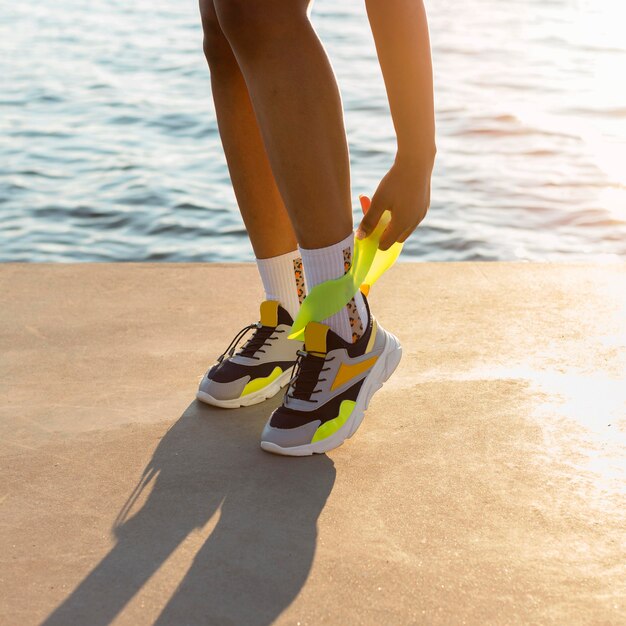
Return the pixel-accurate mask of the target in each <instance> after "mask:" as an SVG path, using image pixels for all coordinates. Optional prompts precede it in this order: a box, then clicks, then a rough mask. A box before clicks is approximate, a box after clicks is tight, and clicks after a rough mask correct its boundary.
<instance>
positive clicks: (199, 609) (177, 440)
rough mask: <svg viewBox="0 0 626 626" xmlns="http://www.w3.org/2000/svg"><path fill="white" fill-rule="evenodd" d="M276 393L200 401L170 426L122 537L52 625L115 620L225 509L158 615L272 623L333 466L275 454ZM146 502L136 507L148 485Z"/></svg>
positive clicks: (124, 519) (296, 584) (307, 553)
mask: <svg viewBox="0 0 626 626" xmlns="http://www.w3.org/2000/svg"><path fill="white" fill-rule="evenodd" d="M277 404H278V401H277V400H274V401H273V402H268V403H264V404H263V405H261V406H255V407H246V408H242V409H237V410H233V411H226V410H221V409H214V408H211V407H208V406H205V405H203V404H201V403H199V402H193V403H192V404H191V405H190V406H189V407H188V408H187V409H186V411H185V412H184V413H183V415H182V416H181V417H180V419H179V420H178V421H177V422H176V423H175V424H174V425H173V426H172V427H171V428H170V429H169V430H168V432H167V433H166V435H165V436H164V437H163V439H162V440H161V442H160V443H159V445H158V446H157V448H156V450H155V452H154V455H153V457H152V459H151V461H150V463H149V464H148V466H147V467H146V469H145V471H144V474H143V476H142V479H141V480H140V482H139V484H138V485H137V487H136V488H135V490H134V492H133V493H132V494H131V496H130V498H129V501H128V503H127V505H126V506H125V507H124V509H123V510H122V511H121V512H120V514H119V515H118V518H117V520H116V522H115V526H114V530H115V534H116V537H117V543H116V545H115V546H114V547H113V548H112V549H111V551H110V552H109V553H108V554H107V555H106V556H105V557H104V558H103V559H102V561H101V562H100V563H99V564H98V565H97V566H96V567H95V568H94V569H93V570H92V571H91V572H90V573H89V574H88V575H87V577H86V578H85V579H84V580H83V581H82V582H81V583H80V584H79V586H78V587H77V588H76V589H75V590H74V591H73V592H72V594H71V595H70V596H69V597H68V598H67V599H66V600H65V601H64V602H63V603H62V604H61V605H60V606H59V607H58V608H57V609H56V610H55V611H54V612H53V613H52V614H51V615H50V616H49V617H48V618H47V619H46V620H45V621H44V622H43V624H44V625H45V626H61V625H63V626H66V625H67V624H90V625H91V626H100V625H106V624H110V623H111V622H112V621H113V620H114V619H115V617H116V616H117V615H119V613H120V612H121V611H122V610H123V608H124V606H126V604H127V603H128V602H129V601H130V600H131V599H132V598H133V597H134V595H135V594H136V593H137V592H138V591H139V590H140V589H141V588H142V586H143V585H144V584H145V582H146V581H147V580H148V579H149V578H150V576H152V575H153V574H154V573H155V572H156V571H157V570H158V569H159V567H160V566H161V565H162V564H163V562H164V561H165V560H166V559H167V558H168V557H169V556H170V555H171V554H172V552H174V550H175V549H176V548H177V547H178V546H179V545H180V544H181V543H182V542H183V541H184V539H185V538H186V537H187V536H188V535H189V533H190V532H192V531H193V530H194V529H197V528H203V527H204V526H205V525H206V523H207V522H208V521H209V520H210V519H211V517H212V516H213V515H214V514H215V513H216V512H217V511H218V510H219V515H220V517H219V521H218V523H217V525H216V527H215V529H214V530H213V532H212V533H211V535H210V537H209V538H208V540H207V541H206V542H205V544H204V545H203V546H202V548H201V549H200V550H199V551H198V553H197V555H196V557H195V559H194V561H193V564H192V566H191V568H190V569H189V571H188V573H187V574H186V576H185V577H184V579H183V580H182V581H181V583H180V584H179V585H178V587H177V589H176V591H175V592H174V594H173V596H172V597H171V598H170V600H169V602H167V604H166V606H165V608H164V609H163V611H162V612H161V615H160V616H159V618H158V620H157V624H160V625H161V626H164V625H166V624H167V625H170V624H172V625H174V624H176V625H178V624H218V623H219V624H223V623H233V624H242V623H245V624H252V625H259V626H260V625H264V624H270V623H271V622H272V621H273V620H274V619H275V618H276V617H277V616H278V615H280V613H281V612H282V611H283V610H284V609H285V608H287V607H288V606H289V604H291V602H292V601H293V600H294V598H295V597H296V596H297V595H298V593H299V592H300V590H301V589H302V587H303V585H304V583H305V581H306V578H307V576H308V574H309V571H310V569H311V564H312V561H313V556H314V553H315V546H316V541H317V518H318V517H319V514H320V512H321V510H322V509H323V507H324V504H325V502H326V499H327V498H328V495H329V494H330V492H331V490H332V487H333V484H334V480H335V468H334V465H333V463H332V461H331V460H330V459H329V458H328V457H326V456H324V455H320V456H318V455H315V456H313V457H305V458H300V459H293V458H283V457H277V456H273V455H269V454H267V453H265V452H263V451H262V450H261V449H260V448H259V446H258V437H259V434H260V431H261V428H262V426H263V423H264V421H265V419H266V418H267V415H268V414H269V411H271V410H272V409H273V408H274V407H275V406H276V405H277ZM149 484H153V488H152V491H151V492H150V494H149V496H148V498H147V500H146V501H145V503H144V505H143V506H142V507H141V508H140V509H139V511H138V512H137V513H135V514H134V515H132V516H130V517H129V516H128V514H129V511H130V509H131V508H133V504H134V503H135V501H136V500H138V499H140V498H141V496H142V491H143V490H144V489H145V488H146V487H147V486H148V485H149Z"/></svg>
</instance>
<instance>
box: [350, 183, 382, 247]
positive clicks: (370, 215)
mask: <svg viewBox="0 0 626 626" xmlns="http://www.w3.org/2000/svg"><path fill="white" fill-rule="evenodd" d="M384 211H385V204H384V203H383V202H382V201H381V200H380V197H379V196H377V195H376V194H374V197H373V198H372V202H371V204H370V206H369V208H368V209H367V213H366V214H365V215H364V216H363V219H362V220H361V223H360V224H359V227H358V228H357V230H356V238H357V239H365V237H367V236H368V235H371V234H372V232H373V230H374V229H375V228H376V225H377V224H378V220H379V219H380V217H381V215H382V214H383V213H384Z"/></svg>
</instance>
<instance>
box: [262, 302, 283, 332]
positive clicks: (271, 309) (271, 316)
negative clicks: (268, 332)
mask: <svg viewBox="0 0 626 626" xmlns="http://www.w3.org/2000/svg"><path fill="white" fill-rule="evenodd" d="M278 305H279V303H278V302H277V301H276V300H265V301H264V302H261V320H260V321H261V325H262V326H271V327H272V328H276V326H278Z"/></svg>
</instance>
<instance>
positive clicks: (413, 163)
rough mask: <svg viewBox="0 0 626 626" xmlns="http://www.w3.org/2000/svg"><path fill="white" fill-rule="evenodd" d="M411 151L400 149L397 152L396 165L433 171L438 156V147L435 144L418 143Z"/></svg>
mask: <svg viewBox="0 0 626 626" xmlns="http://www.w3.org/2000/svg"><path fill="white" fill-rule="evenodd" d="M415 143H416V145H414V146H412V147H411V149H406V148H401V147H398V150H397V152H396V158H395V164H396V165H398V166H400V167H403V168H404V167H409V168H412V169H413V168H420V169H421V168H424V167H429V168H431V169H432V167H433V165H434V163H435V156H436V154H437V146H436V145H435V142H434V141H433V142H428V143H418V142H415Z"/></svg>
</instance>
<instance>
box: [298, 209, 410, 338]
mask: <svg viewBox="0 0 626 626" xmlns="http://www.w3.org/2000/svg"><path fill="white" fill-rule="evenodd" d="M390 220H391V213H390V212H389V211H385V212H384V213H383V214H382V216H381V218H380V220H379V222H378V225H377V226H376V228H375V229H374V232H372V233H371V234H370V235H369V236H368V237H366V238H365V239H356V238H355V240H354V260H353V261H352V267H351V268H350V271H349V272H348V273H347V274H344V275H343V276H342V277H341V278H336V279H335V280H327V281H326V282H325V283H321V284H319V285H316V286H315V287H313V289H311V291H310V292H309V294H308V295H307V297H306V298H305V299H304V302H302V305H301V306H300V312H299V313H298V315H297V316H296V319H295V321H294V323H293V326H292V328H291V334H290V335H289V339H299V340H300V341H302V340H303V339H304V329H305V327H306V325H307V324H308V323H309V322H321V321H322V320H325V319H326V318H328V317H331V316H332V315H334V314H335V313H337V312H339V311H341V309H342V308H343V307H344V306H346V304H348V302H350V300H351V299H352V298H353V297H354V294H356V292H357V291H358V290H359V288H361V289H362V290H363V291H364V292H365V293H368V292H369V289H370V287H371V286H372V285H373V284H374V283H375V282H376V281H377V280H378V279H379V278H380V277H381V276H382V275H383V274H384V273H385V272H386V271H387V270H388V269H389V268H390V267H391V266H392V265H393V264H394V263H395V261H396V259H397V258H398V256H399V255H400V252H402V245H403V244H401V243H398V242H396V243H394V244H393V245H392V246H391V247H390V248H389V249H388V250H380V249H379V248H378V244H379V242H380V237H381V235H382V234H383V232H384V231H385V228H387V225H388V224H389V221H390Z"/></svg>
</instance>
